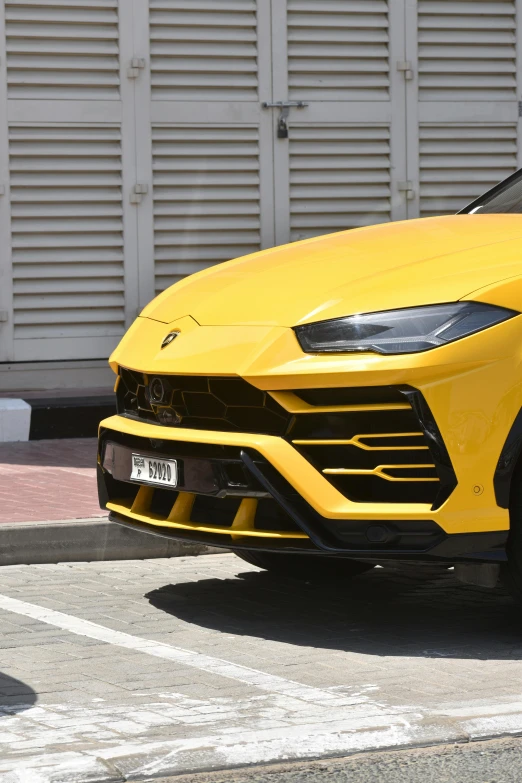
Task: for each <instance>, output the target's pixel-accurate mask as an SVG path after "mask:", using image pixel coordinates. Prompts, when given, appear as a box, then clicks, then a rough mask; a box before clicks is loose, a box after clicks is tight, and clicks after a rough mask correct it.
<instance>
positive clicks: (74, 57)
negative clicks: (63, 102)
mask: <svg viewBox="0 0 522 783" xmlns="http://www.w3.org/2000/svg"><path fill="white" fill-rule="evenodd" d="M5 19H6V50H7V83H8V97H9V98H13V99H16V98H24V99H28V98H29V99H30V98H33V99H38V100H43V99H62V98H74V99H75V100H78V99H86V98H90V99H100V100H108V99H112V100H114V99H116V100H117V99H118V98H119V60H118V0H52V2H51V1H50V0H6V3H5Z"/></svg>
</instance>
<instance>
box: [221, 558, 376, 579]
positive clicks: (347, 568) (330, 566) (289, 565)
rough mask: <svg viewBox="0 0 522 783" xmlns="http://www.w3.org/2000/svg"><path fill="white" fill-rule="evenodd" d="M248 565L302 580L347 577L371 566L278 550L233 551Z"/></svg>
mask: <svg viewBox="0 0 522 783" xmlns="http://www.w3.org/2000/svg"><path fill="white" fill-rule="evenodd" d="M235 554H236V555H237V556H238V557H240V558H241V560H245V561H246V562H247V563H250V565H254V566H257V567H258V568H264V569H265V570H266V571H269V572H270V573H272V574H277V575H278V576H290V577H292V578H293V579H299V580H302V581H304V582H324V583H328V582H340V581H348V580H350V579H352V578H353V577H354V576H359V574H363V573H364V572H365V571H371V569H372V568H374V567H375V566H374V565H373V564H371V563H362V562H360V561H359V560H349V559H347V558H340V557H328V556H326V557H321V555H287V554H284V553H281V554H280V553H279V552H252V551H249V552H235Z"/></svg>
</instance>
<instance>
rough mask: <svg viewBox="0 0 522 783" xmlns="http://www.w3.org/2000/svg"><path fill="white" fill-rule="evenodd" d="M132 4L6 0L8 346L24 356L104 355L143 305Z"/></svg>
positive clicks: (3, 337)
mask: <svg viewBox="0 0 522 783" xmlns="http://www.w3.org/2000/svg"><path fill="white" fill-rule="evenodd" d="M126 8H127V6H126V4H122V3H121V2H120V3H119V2H118V0H6V2H5V20H4V21H5V62H6V74H7V77H6V78H7V96H6V97H7V100H6V102H5V107H6V109H5V110H6V113H7V119H8V123H7V128H8V131H7V139H6V140H5V145H4V146H3V150H2V154H3V155H4V154H5V158H6V160H7V161H8V166H7V172H8V176H9V179H8V182H9V194H8V195H9V202H10V221H9V225H6V224H5V222H4V225H6V230H7V231H9V230H10V234H11V258H10V259H9V258H7V259H6V261H5V263H6V264H9V261H10V266H9V267H8V268H7V279H8V281H9V289H10V290H9V298H10V302H9V310H8V314H7V320H6V321H4V322H3V323H0V346H1V347H0V355H1V356H4V357H7V358H9V359H14V360H15V361H33V360H61V359H103V358H106V357H107V356H108V355H109V353H110V352H111V350H112V349H113V348H114V346H115V345H116V343H117V342H118V340H119V338H120V337H121V335H122V334H123V333H124V331H125V327H126V324H128V323H129V321H130V319H131V318H133V317H134V315H135V313H136V306H137V302H136V304H134V299H135V293H134V291H133V290H132V289H133V287H135V280H134V281H133V280H132V275H131V276H130V280H129V271H131V270H132V268H133V264H134V263H135V261H136V256H135V249H134V246H135V245H136V237H135V235H134V237H133V236H132V232H133V230H134V231H135V221H133V220H132V210H133V209H135V207H132V206H131V205H130V203H129V193H128V191H129V190H130V186H131V184H134V182H135V173H134V169H135V156H134V151H133V141H132V139H133V136H134V128H133V127H132V125H133V121H132V112H133V110H134V109H133V103H132V102H133V95H132V87H131V89H130V90H129V88H128V86H127V85H126V84H123V85H122V84H121V82H122V79H121V76H120V74H121V72H122V68H121V63H120V54H121V51H122V45H123V50H125V52H126V54H125V58H126V57H127V56H128V55H131V54H132V53H133V49H132V35H130V33H129V30H130V28H129V25H128V21H127V20H128V18H129V17H128V16H124V17H123V18H122V12H123V13H124V14H125V13H126ZM120 29H121V30H122V31H123V34H124V36H123V37H125V36H126V37H127V41H126V42H125V41H122V36H120ZM2 44H3V42H2ZM2 59H3V58H2ZM129 59H130V56H129ZM123 65H124V66H125V65H126V63H125V62H124V63H123ZM123 73H124V74H125V73H126V68H125V67H124V68H123ZM123 97H125V101H126V106H125V107H124V106H123V102H122V98H123ZM0 100H1V95H0ZM0 113H1V107H0ZM123 117H126V118H127V119H126V120H125V122H126V123H127V124H126V125H125V122H123V121H122V118H123ZM129 117H130V118H131V124H130V125H129V121H128V119H129ZM124 183H126V187H125V185H124ZM126 188H127V190H126ZM126 213H127V214H126ZM125 214H126V219H125ZM124 227H125V231H124ZM2 263H4V262H3V261H2Z"/></svg>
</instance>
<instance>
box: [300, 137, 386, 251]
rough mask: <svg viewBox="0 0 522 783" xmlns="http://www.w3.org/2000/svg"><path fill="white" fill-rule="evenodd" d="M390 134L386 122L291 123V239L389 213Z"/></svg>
mask: <svg viewBox="0 0 522 783" xmlns="http://www.w3.org/2000/svg"><path fill="white" fill-rule="evenodd" d="M389 135H390V130H389V127H388V126H385V125H375V126H359V125H342V126H328V125H323V126H311V125H310V126H299V125H292V133H291V136H290V228H291V240H292V241H294V240H297V239H305V238H308V237H312V236H317V235H319V234H326V233H330V232H333V231H343V230H344V229H347V228H355V227H358V226H366V225H370V224H372V223H384V222H387V221H389V220H390V219H391V213H390V209H391V191H390V144H389Z"/></svg>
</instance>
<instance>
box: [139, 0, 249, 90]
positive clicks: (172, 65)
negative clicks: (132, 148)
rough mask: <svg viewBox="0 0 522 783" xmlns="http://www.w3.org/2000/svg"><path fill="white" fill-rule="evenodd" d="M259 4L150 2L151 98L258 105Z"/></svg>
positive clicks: (233, 0) (179, 0)
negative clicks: (257, 21) (237, 102)
mask: <svg viewBox="0 0 522 783" xmlns="http://www.w3.org/2000/svg"><path fill="white" fill-rule="evenodd" d="M256 10H257V8H256V1H255V0H192V1H190V0H189V1H188V2H187V0H151V1H150V45H151V72H152V73H151V83H152V98H153V100H160V101H182V100H188V101H193V100H206V101H215V100H228V101H235V100H239V101H245V100H246V101H255V100H257V87H258V78H257V24H256Z"/></svg>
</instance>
